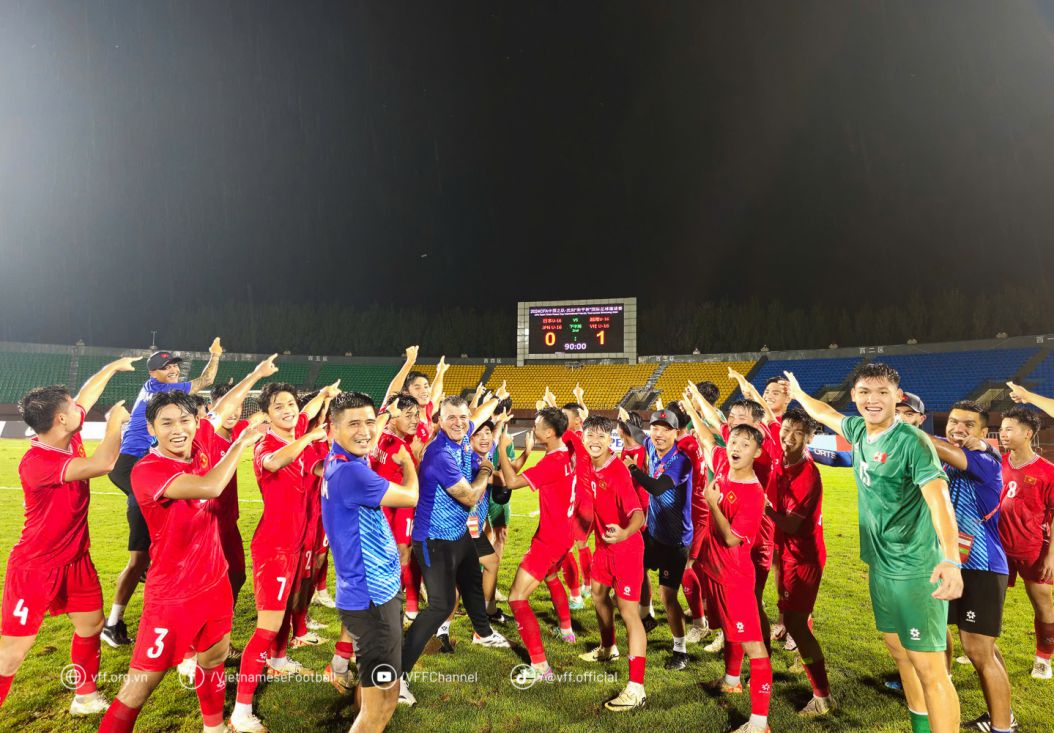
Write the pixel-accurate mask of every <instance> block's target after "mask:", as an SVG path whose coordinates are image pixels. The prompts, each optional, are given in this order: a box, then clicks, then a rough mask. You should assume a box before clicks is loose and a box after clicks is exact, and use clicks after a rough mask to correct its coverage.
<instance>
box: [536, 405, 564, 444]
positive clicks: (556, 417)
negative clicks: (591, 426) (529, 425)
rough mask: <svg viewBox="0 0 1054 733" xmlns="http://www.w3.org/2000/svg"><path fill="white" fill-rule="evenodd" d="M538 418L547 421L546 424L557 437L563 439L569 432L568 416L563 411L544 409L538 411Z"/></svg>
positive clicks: (553, 408)
mask: <svg viewBox="0 0 1054 733" xmlns="http://www.w3.org/2000/svg"><path fill="white" fill-rule="evenodd" d="M538 417H540V418H542V420H544V421H545V424H546V425H548V426H549V427H551V428H552V429H553V430H555V431H556V437H558V438H559V437H562V436H563V434H564V433H566V432H567V415H565V414H564V412H563V410H560V409H558V408H556V407H543V408H542V409H540V410H538Z"/></svg>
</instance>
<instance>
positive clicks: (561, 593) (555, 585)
mask: <svg viewBox="0 0 1054 733" xmlns="http://www.w3.org/2000/svg"><path fill="white" fill-rule="evenodd" d="M545 584H546V585H547V586H549V594H550V595H552V597H553V608H555V609H556V617H557V618H558V619H560V628H561V629H569V628H571V606H569V605H568V603H567V591H565V590H564V585H563V583H561V582H560V579H559V578H553V579H552V580H547V581H545Z"/></svg>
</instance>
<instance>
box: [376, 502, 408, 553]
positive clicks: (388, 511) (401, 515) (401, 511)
mask: <svg viewBox="0 0 1054 733" xmlns="http://www.w3.org/2000/svg"><path fill="white" fill-rule="evenodd" d="M383 509H384V516H385V518H386V519H387V520H388V526H389V527H391V528H392V536H393V537H395V544H397V545H412V544H413V541H412V540H411V539H410V535H411V534H412V533H413V531H414V507H412V506H405V507H399V508H398V509H394V508H392V507H387V506H386V507H384V508H383Z"/></svg>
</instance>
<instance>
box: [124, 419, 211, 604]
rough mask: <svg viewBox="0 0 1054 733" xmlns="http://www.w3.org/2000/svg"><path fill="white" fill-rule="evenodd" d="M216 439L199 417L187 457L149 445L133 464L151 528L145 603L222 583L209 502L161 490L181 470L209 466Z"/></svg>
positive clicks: (200, 471) (177, 598) (203, 470)
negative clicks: (176, 496)
mask: <svg viewBox="0 0 1054 733" xmlns="http://www.w3.org/2000/svg"><path fill="white" fill-rule="evenodd" d="M215 437H216V432H215V430H213V427H212V423H210V422H209V421H208V420H202V421H200V424H199V426H198V432H197V435H195V436H194V443H193V447H192V449H191V454H190V460H189V461H183V460H180V459H178V458H169V457H167V456H165V455H164V454H162V453H161V451H160V450H158V449H157V448H152V449H151V450H150V452H149V453H147V454H146V456H145V457H143V459H142V460H140V461H139V462H138V463H136V464H135V467H134V468H132V492H133V493H134V494H135V500H136V501H137V502H138V503H139V509H140V511H142V513H143V518H144V519H145V520H146V526H147V529H149V530H150V570H148V571H147V575H146V590H145V591H144V602H146V603H159V604H164V605H172V604H177V603H181V602H183V601H185V600H187V599H188V598H193V597H194V596H197V595H199V594H201V593H203V592H205V591H208V590H210V589H212V588H213V587H215V586H216V585H217V584H219V583H224V582H227V560H226V559H225V558H224V555H223V546H222V545H221V544H220V531H219V522H218V521H217V517H216V512H215V510H214V508H213V500H212V499H169V498H167V497H165V490H166V489H167V488H168V487H169V485H170V484H171V483H172V482H173V481H175V480H176V479H177V478H179V477H180V476H182V475H183V474H187V473H189V474H192V475H194V476H204V475H205V474H207V473H208V472H209V471H211V470H212V468H213V464H212V460H211V458H210V456H211V455H212V452H213V450H214V449H215V448H214V445H213V441H214V439H215Z"/></svg>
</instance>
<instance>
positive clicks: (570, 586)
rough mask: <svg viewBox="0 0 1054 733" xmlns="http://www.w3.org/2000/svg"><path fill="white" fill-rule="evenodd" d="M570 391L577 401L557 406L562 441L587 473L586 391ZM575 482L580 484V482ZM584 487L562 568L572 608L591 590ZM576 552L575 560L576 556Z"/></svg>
mask: <svg viewBox="0 0 1054 733" xmlns="http://www.w3.org/2000/svg"><path fill="white" fill-rule="evenodd" d="M572 394H574V396H575V400H576V401H575V402H568V403H567V404H566V405H564V406H563V407H561V408H560V411H561V412H563V413H564V416H565V417H566V418H567V430H566V431H565V432H564V435H563V438H564V444H565V445H566V446H567V449H568V450H570V451H572V452H574V454H575V455H576V456H582V457H583V458H584V460H582V461H579V462H578V463H577V464H576V465H578V464H581V466H582V469H583V470H585V471H586V472H588V471H590V468H589V460H588V458H589V456H588V454H587V453H586V450H585V446H583V445H582V426H583V424H584V421H585V419H586V418H588V417H589V410H588V408H586V403H585V393H584V391H583V390H582V385H580V384H576V385H575V388H574V390H573V392H572ZM576 439H577V440H576ZM572 441H575V442H577V444H578V447H577V450H576V448H575V443H574V442H572ZM578 485H579V486H580V487H583V484H582V483H581V482H580V483H579V484H578ZM587 486H588V485H586V487H587ZM586 487H583V489H584V490H582V491H579V492H577V493H576V494H575V500H576V501H577V506H575V516H574V522H572V524H571V533H572V535H573V537H574V540H575V546H574V551H572V552H569V553H567V556H566V557H565V558H564V562H563V565H562V567H561V570H562V571H563V576H564V582H565V583H567V590H568V591H569V592H570V594H571V598H570V601H569V604H570V607H571V610H572V611H577V610H579V609H582V608H585V601H584V600H583V599H584V598H585V596H586V595H587V594H588V593H589V592H590V591H589V586H590V568H591V566H592V564H593V552H592V551H591V550H590V549H589V535H590V533H591V532H592V531H593V495H592V494H591V493H590V492H589V491H588V489H587V488H586ZM576 555H577V561H576V559H575V556H576Z"/></svg>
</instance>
